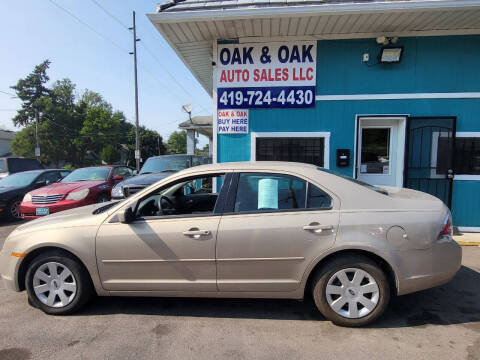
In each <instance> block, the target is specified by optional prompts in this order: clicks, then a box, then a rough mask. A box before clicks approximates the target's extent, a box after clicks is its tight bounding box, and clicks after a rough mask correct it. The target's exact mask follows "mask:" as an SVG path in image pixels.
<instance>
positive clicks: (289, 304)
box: [0, 223, 480, 360]
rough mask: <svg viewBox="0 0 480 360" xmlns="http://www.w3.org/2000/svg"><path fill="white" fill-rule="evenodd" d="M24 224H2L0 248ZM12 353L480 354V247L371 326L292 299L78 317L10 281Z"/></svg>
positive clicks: (6, 300) (0, 347) (6, 311)
mask: <svg viewBox="0 0 480 360" xmlns="http://www.w3.org/2000/svg"><path fill="white" fill-rule="evenodd" d="M17 225H18V224H5V223H2V224H0V246H1V245H3V241H4V239H5V237H6V236H7V235H8V233H10V232H11V231H12V230H13V229H14V228H15V226H17ZM0 303H1V306H0V360H4V359H15V360H25V359H65V358H68V359H153V358H155V359H160V358H161V359H197V360H198V359H230V360H236V359H288V360H291V359H372V358H377V359H435V360H439V359H449V360H451V359H466V360H474V359H480V247H477V246H469V247H463V266H462V268H461V270H460V271H459V273H458V274H457V276H456V277H455V278H454V280H453V281H452V282H450V283H449V284H447V285H444V286H441V287H438V288H434V289H431V290H426V291H422V292H419V293H416V294H410V295H406V296H402V297H399V298H396V299H393V301H392V302H391V304H390V308H389V310H388V311H387V313H386V314H385V315H384V316H383V318H382V319H381V320H380V321H378V322H377V323H375V324H373V325H371V326H370V327H367V328H361V329H348V328H341V327H337V326H335V325H332V324H331V323H330V322H328V321H325V320H324V319H323V318H322V316H321V315H320V314H319V313H318V312H317V311H316V310H315V309H314V307H313V305H312V304H311V303H310V302H308V301H307V302H299V301H292V300H237V299H172V298H169V299H155V298H97V299H95V300H94V301H93V302H92V303H91V304H90V305H89V306H88V308H87V309H86V310H84V311H83V312H81V313H79V314H76V315H73V316H57V317H54V316H48V315H45V314H43V313H42V312H40V311H39V310H36V309H33V308H31V307H30V306H29V305H28V304H27V301H26V294H25V293H13V292H7V291H5V289H4V288H3V284H1V285H0Z"/></svg>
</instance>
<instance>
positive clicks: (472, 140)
mask: <svg viewBox="0 0 480 360" xmlns="http://www.w3.org/2000/svg"><path fill="white" fill-rule="evenodd" d="M454 169H455V174H460V175H480V137H457V138H455V164H454Z"/></svg>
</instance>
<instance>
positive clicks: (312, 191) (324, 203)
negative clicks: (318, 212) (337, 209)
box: [307, 183, 332, 209]
mask: <svg viewBox="0 0 480 360" xmlns="http://www.w3.org/2000/svg"><path fill="white" fill-rule="evenodd" d="M307 208H308V209H331V208H332V198H331V197H330V195H328V194H327V193H326V192H325V191H323V190H322V189H320V188H318V187H316V186H315V185H313V184H311V183H308V196H307Z"/></svg>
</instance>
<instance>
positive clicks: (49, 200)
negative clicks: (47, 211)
mask: <svg viewBox="0 0 480 360" xmlns="http://www.w3.org/2000/svg"><path fill="white" fill-rule="evenodd" d="M63 196H64V194H52V195H33V196H32V203H34V204H55V203H57V202H59V201H60V200H62V198H63Z"/></svg>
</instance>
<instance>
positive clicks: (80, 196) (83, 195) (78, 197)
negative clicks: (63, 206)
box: [65, 189, 90, 201]
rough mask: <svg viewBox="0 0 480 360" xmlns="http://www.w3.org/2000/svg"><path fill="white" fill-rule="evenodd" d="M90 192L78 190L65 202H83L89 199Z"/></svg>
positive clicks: (68, 196) (69, 195)
mask: <svg viewBox="0 0 480 360" xmlns="http://www.w3.org/2000/svg"><path fill="white" fill-rule="evenodd" d="M89 192H90V191H89V190H88V189H83V190H78V191H74V192H71V193H70V194H68V195H67V197H66V198H65V200H77V201H78V200H83V199H85V198H86V197H87V195H88V193H89Z"/></svg>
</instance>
